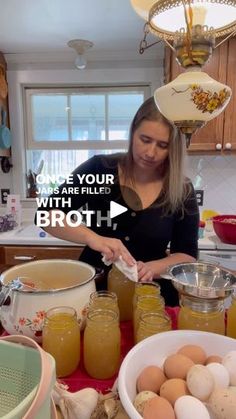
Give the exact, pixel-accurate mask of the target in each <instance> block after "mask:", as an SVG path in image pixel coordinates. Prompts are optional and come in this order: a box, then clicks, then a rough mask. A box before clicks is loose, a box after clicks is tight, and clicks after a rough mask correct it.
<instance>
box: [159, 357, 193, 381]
mask: <svg viewBox="0 0 236 419" xmlns="http://www.w3.org/2000/svg"><path fill="white" fill-rule="evenodd" d="M193 365H194V362H193V361H192V360H191V359H190V358H188V357H187V356H185V355H182V354H174V355H170V356H168V357H167V358H166V360H165V362H164V365H163V369H164V373H165V375H166V377H167V378H182V379H183V380H184V379H185V378H186V376H187V373H188V371H189V370H190V368H191V367H192V366H193Z"/></svg>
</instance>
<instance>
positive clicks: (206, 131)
mask: <svg viewBox="0 0 236 419" xmlns="http://www.w3.org/2000/svg"><path fill="white" fill-rule="evenodd" d="M235 51H236V38H232V39H230V40H229V41H228V42H225V43H223V44H222V45H221V46H219V47H218V48H216V49H215V50H214V52H213V55H212V57H211V58H210V60H209V62H208V63H207V64H206V65H205V66H204V67H203V71H205V72H206V73H208V74H209V75H210V76H211V77H212V78H214V79H216V80H218V81H220V82H222V83H224V84H227V85H228V86H230V87H231V89H232V91H233V95H232V98H231V101H230V103H229V104H228V106H227V108H226V110H225V112H223V113H222V114H220V116H218V117H217V118H214V119H213V120H212V121H210V122H208V123H207V124H206V126H205V127H203V128H201V129H200V130H198V131H197V132H196V134H194V135H193V136H192V139H191V144H190V147H189V151H190V152H191V151H193V152H204V153H205V152H213V151H214V152H215V153H222V152H224V153H228V152H232V151H236V126H235V123H234V115H235V111H236V102H235V99H234V94H235V93H236V72H235V65H236V53H235ZM183 71H184V70H183V69H182V68H181V67H180V66H179V64H178V63H177V62H176V60H175V54H173V52H172V51H171V50H170V48H169V47H166V51H165V82H166V83H169V82H170V81H171V80H173V79H175V78H176V77H177V76H178V75H179V74H180V73H181V72H183Z"/></svg>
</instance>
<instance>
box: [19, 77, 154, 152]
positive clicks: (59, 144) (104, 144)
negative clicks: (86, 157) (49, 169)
mask: <svg viewBox="0 0 236 419" xmlns="http://www.w3.org/2000/svg"><path fill="white" fill-rule="evenodd" d="M138 89H140V91H142V92H143V94H144V100H145V99H147V98H148V97H149V96H150V85H149V84H144V83H140V84H135V85H130V84H129V85H125V84H122V85H119V86H117V85H116V86H113V85H109V86H74V87H73V86H72V87H71V86H70V87H67V86H55V87H37V86H24V110H25V112H24V126H25V128H26V129H25V134H26V135H25V149H27V150H41V149H42V150H63V149H67V150H70V149H71V150H91V149H93V150H115V149H123V148H124V149H125V148H127V147H128V143H129V141H128V140H121V139H120V140H119V139H117V140H109V139H108V135H107V134H108V130H109V127H108V109H107V99H106V100H105V130H106V139H105V140H99V141H98V140H76V141H75V140H72V139H71V138H70V139H68V140H67V141H61V140H60V141H56V140H50V141H39V142H36V141H34V140H33V127H32V109H31V96H32V95H34V94H37V93H42V94H43V93H52V94H53V93H55V94H57V93H58V94H59V93H62V94H67V95H70V94H72V93H73V94H76V93H81V92H83V93H97V92H100V93H105V95H106V98H107V96H108V94H109V93H113V92H129V91H130V92H131V93H132V92H135V91H137V90H138ZM68 113H69V114H70V110H69V111H68ZM69 121H70V118H68V122H69ZM69 132H71V125H69Z"/></svg>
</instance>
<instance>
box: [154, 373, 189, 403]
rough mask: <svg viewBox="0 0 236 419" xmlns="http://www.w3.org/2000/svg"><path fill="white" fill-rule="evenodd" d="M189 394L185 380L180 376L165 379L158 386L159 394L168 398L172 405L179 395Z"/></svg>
mask: <svg viewBox="0 0 236 419" xmlns="http://www.w3.org/2000/svg"><path fill="white" fill-rule="evenodd" d="M186 394H190V393H189V391H188V387H187V384H186V381H184V380H182V379H181V378H171V379H170V380H166V381H165V382H164V384H162V386H161V388H160V396H161V397H164V399H166V400H168V402H170V403H171V404H172V406H173V407H174V404H175V402H176V400H177V399H178V398H179V397H181V396H186Z"/></svg>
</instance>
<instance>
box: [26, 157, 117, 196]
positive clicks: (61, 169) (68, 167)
mask: <svg viewBox="0 0 236 419" xmlns="http://www.w3.org/2000/svg"><path fill="white" fill-rule="evenodd" d="M124 151H125V149H121V150H107V149H105V150H27V167H28V169H31V170H32V172H33V173H35V174H37V169H38V167H39V164H40V162H41V161H42V160H43V161H44V165H43V169H42V171H41V173H42V174H43V175H50V176H52V177H53V176H54V177H57V176H59V175H60V176H63V177H66V176H67V175H69V174H70V173H71V172H72V171H73V170H74V169H75V168H76V167H77V166H79V165H80V164H81V163H83V162H84V161H86V160H88V159H89V158H90V157H93V156H94V155H97V154H113V153H118V152H124ZM50 186H51V187H54V186H56V185H53V182H52V184H51V185H50V184H46V183H45V184H41V185H40V188H45V190H44V193H42V195H47V191H48V189H49V187H50ZM48 192H49V193H50V191H48Z"/></svg>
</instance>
